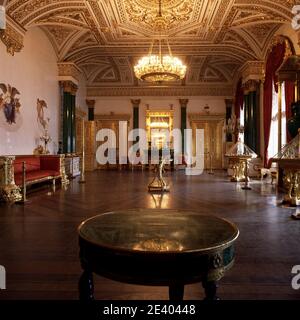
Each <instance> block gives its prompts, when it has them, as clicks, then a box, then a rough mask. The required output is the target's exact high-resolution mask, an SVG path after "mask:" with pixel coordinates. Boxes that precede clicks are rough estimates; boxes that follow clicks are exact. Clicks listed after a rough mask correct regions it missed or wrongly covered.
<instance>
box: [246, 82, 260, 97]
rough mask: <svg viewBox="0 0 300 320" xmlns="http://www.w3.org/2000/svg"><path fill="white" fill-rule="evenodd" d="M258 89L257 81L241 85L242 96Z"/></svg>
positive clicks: (258, 83)
mask: <svg viewBox="0 0 300 320" xmlns="http://www.w3.org/2000/svg"><path fill="white" fill-rule="evenodd" d="M259 87H260V81H259V80H248V81H247V82H246V83H244V84H243V88H244V94H249V93H250V92H254V91H257V90H258V89H259Z"/></svg>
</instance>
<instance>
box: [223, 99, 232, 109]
mask: <svg viewBox="0 0 300 320" xmlns="http://www.w3.org/2000/svg"><path fill="white" fill-rule="evenodd" d="M225 104H226V107H232V106H233V99H225Z"/></svg>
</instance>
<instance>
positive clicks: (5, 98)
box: [0, 83, 21, 125]
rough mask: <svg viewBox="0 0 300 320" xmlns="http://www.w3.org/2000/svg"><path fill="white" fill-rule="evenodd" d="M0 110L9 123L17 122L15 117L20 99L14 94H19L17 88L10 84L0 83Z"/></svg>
mask: <svg viewBox="0 0 300 320" xmlns="http://www.w3.org/2000/svg"><path fill="white" fill-rule="evenodd" d="M0 89H1V91H2V92H1V91H0V111H2V114H3V115H4V117H5V120H6V123H7V124H9V125H14V124H17V118H18V116H19V114H20V108H21V104H20V99H19V98H17V97H16V96H17V95H19V94H20V92H19V91H18V89H16V88H15V87H12V86H11V85H10V84H8V85H6V84H4V83H0Z"/></svg>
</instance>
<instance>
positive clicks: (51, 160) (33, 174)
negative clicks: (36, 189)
mask: <svg viewBox="0 0 300 320" xmlns="http://www.w3.org/2000/svg"><path fill="white" fill-rule="evenodd" d="M23 162H25V167H26V180H25V181H26V185H30V184H34V183H38V182H43V181H47V180H56V179H59V178H62V172H61V171H62V170H61V157H60V156H59V155H58V156H54V155H28V156H16V158H15V160H14V162H13V166H14V178H15V183H16V185H18V186H22V183H23Z"/></svg>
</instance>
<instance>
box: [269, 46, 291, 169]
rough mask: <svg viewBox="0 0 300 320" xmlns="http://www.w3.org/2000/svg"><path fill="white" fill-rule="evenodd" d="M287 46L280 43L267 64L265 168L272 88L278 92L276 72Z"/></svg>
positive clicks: (270, 55)
mask: <svg viewBox="0 0 300 320" xmlns="http://www.w3.org/2000/svg"><path fill="white" fill-rule="evenodd" d="M285 50H286V45H285V42H283V43H279V44H277V45H276V46H274V47H273V49H272V51H271V52H270V54H269V56H268V59H267V64H266V76H265V83H264V140H265V150H264V158H265V166H266V165H267V163H268V146H269V139H270V129H271V118H272V99H273V96H272V88H273V83H274V84H275V90H276V92H278V76H277V75H276V71H277V70H278V68H279V67H280V66H281V64H282V63H283V59H284V55H285Z"/></svg>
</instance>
